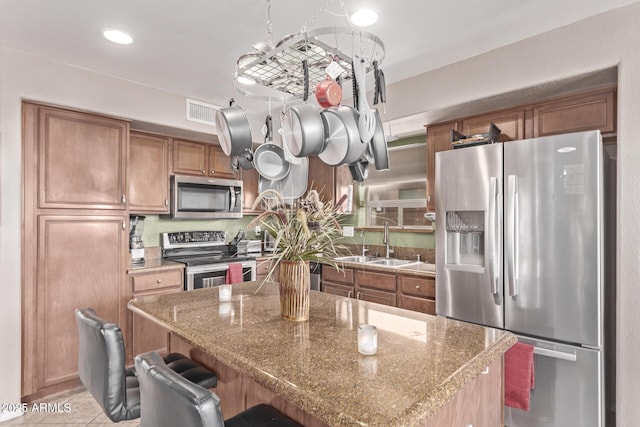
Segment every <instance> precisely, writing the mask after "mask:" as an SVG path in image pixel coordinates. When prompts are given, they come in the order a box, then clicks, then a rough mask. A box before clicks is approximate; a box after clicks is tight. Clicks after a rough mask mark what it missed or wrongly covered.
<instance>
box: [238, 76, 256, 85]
mask: <svg viewBox="0 0 640 427" xmlns="http://www.w3.org/2000/svg"><path fill="white" fill-rule="evenodd" d="M237 80H238V83H240V84H242V85H254V84H256V81H255V80H251V79H250V78H248V77H245V76H238V79H237Z"/></svg>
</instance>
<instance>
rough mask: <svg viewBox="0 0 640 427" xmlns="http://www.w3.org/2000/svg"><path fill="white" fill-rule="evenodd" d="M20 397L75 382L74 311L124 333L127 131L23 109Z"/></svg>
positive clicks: (71, 114)
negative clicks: (92, 313) (90, 312)
mask: <svg viewBox="0 0 640 427" xmlns="http://www.w3.org/2000/svg"><path fill="white" fill-rule="evenodd" d="M22 123H23V129H22V131H23V147H22V148H23V153H24V155H23V165H22V170H23V194H24V198H23V238H22V242H23V246H22V247H23V255H22V279H23V280H22V313H23V317H22V354H23V359H22V395H23V397H30V398H37V397H38V396H42V395H45V394H50V393H54V392H56V391H59V390H64V389H68V388H71V387H74V386H76V385H77V384H78V373H77V370H78V366H77V360H78V333H77V328H76V324H75V317H74V310H75V309H76V308H83V307H91V308H93V309H94V310H96V312H97V313H98V314H99V315H100V316H101V317H103V318H105V319H107V320H108V321H110V322H114V323H117V324H119V325H125V321H126V319H125V314H126V302H127V300H126V296H127V291H126V282H125V271H126V261H127V253H128V231H127V230H128V227H127V222H128V212H127V200H126V195H127V153H128V149H129V123H128V122H127V121H124V120H120V119H117V118H111V117H103V116H99V115H96V114H91V113H86V112H81V111H74V110H71V109H65V108H57V107H53V106H49V105H41V104H35V103H29V102H25V103H23V122H22Z"/></svg>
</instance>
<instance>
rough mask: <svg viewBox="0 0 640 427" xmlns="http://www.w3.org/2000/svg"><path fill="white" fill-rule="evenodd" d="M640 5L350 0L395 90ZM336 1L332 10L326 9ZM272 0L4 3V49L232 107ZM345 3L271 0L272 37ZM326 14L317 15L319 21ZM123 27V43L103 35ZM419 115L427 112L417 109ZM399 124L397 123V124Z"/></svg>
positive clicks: (329, 19)
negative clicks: (381, 52)
mask: <svg viewBox="0 0 640 427" xmlns="http://www.w3.org/2000/svg"><path fill="white" fill-rule="evenodd" d="M635 1H637V0H606V1H602V0H563V1H557V0H529V1H524V0H522V1H513V0H486V1H482V2H480V1H477V0H457V1H449V0H432V1H428V2H427V1H424V0H402V1H388V0H387V1H384V0H344V5H345V6H346V8H347V10H348V11H349V12H353V11H355V10H356V9H358V8H360V7H363V6H367V7H369V8H371V9H374V10H375V11H377V13H378V15H379V20H378V22H377V23H376V24H374V25H372V26H371V27H368V28H367V29H366V30H368V31H370V32H372V33H374V34H376V35H377V36H378V37H379V38H380V39H381V40H382V41H383V42H384V44H385V48H386V58H385V60H384V62H383V64H382V68H384V72H385V77H386V80H387V84H389V83H393V82H396V81H399V80H402V79H406V78H408V77H411V76H414V75H417V74H420V73H423V72H426V71H429V70H432V69H435V68H439V67H442V66H445V65H447V64H450V63H453V62H456V61H459V60H462V59H465V58H469V57H472V56H475V55H478V54H480V53H483V52H486V51H489V50H492V49H495V48H498V47H500V46H504V45H507V44H510V43H513V42H516V41H518V40H522V39H524V38H527V37H530V36H533V35H535V34H538V33H542V32H545V31H548V30H551V29H553V28H556V27H560V26H564V25H567V24H570V23H572V22H575V21H578V20H581V19H583V18H585V17H588V16H591V15H595V14H598V13H601V12H604V11H606V10H609V9H613V8H616V7H620V6H623V5H626V4H629V3H633V2H635ZM327 4H329V7H328V10H329V12H327V11H321V10H322V8H323V7H324V6H326V5H327ZM267 5H268V2H267V0H206V1H205V0H188V1H175V0H109V1H87V0H55V1H52V0H0V44H2V45H3V46H5V47H8V48H13V49H16V50H20V51H24V52H27V53H30V54H33V55H37V56H41V57H44V58H48V59H52V60H55V61H59V62H63V63H66V64H72V65H75V66H78V67H82V68H86V69H90V70H95V71H98V72H101V73H105V74H108V75H113V76H116V77H120V78H123V79H126V80H131V81H135V82H139V83H142V84H144V85H148V86H151V87H155V88H159V89H162V90H166V91H169V92H173V93H177V94H181V95H184V96H187V97H191V98H195V99H197V100H203V101H207V102H210V103H214V104H217V105H226V103H227V100H228V99H229V98H230V97H232V96H236V97H237V94H236V93H235V92H234V88H233V85H232V74H233V71H234V67H235V63H236V59H237V58H238V56H240V55H242V54H244V53H247V52H251V51H252V48H251V46H252V45H254V44H255V43H256V42H259V41H265V40H266V39H267V24H266V20H267ZM340 5H341V1H340V0H335V1H326V0H297V1H295V2H294V1H292V0H288V1H287V0H271V17H272V34H273V41H274V42H277V41H279V40H280V39H282V38H283V37H284V36H286V35H288V34H291V33H297V32H299V31H300V30H301V28H302V26H303V25H304V24H305V23H306V22H308V21H310V20H311V22H310V23H309V24H308V29H309V30H311V29H314V28H318V27H325V26H334V25H338V26H346V25H348V22H347V21H346V19H345V18H344V17H343V16H339V14H340V13H342V10H343V9H342V7H341V6H340ZM318 11H320V13H317V17H315V18H313V19H312V17H313V16H315V15H316V12H318ZM103 28H118V29H122V30H124V31H127V32H128V33H130V34H131V35H132V36H133V37H134V43H133V44H131V45H128V46H121V45H116V44H113V43H110V42H108V41H106V40H105V39H104V38H102V36H101V30H102V29H103ZM416 113H419V112H416ZM396 119H397V118H396Z"/></svg>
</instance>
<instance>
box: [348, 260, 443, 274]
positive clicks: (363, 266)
mask: <svg viewBox="0 0 640 427" xmlns="http://www.w3.org/2000/svg"><path fill="white" fill-rule="evenodd" d="M412 263H413V261H412ZM422 264H423V265H427V264H426V263H422ZM338 265H340V267H341V268H342V267H344V268H353V269H354V270H367V271H377V272H380V273H390V274H411V275H414V276H423V277H436V272H435V266H434V271H426V270H414V269H411V268H410V267H407V268H399V267H393V266H388V265H378V264H369V263H363V262H339V263H338Z"/></svg>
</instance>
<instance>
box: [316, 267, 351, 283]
mask: <svg viewBox="0 0 640 427" xmlns="http://www.w3.org/2000/svg"><path fill="white" fill-rule="evenodd" d="M322 280H329V281H330V282H338V283H345V284H347V285H349V286H353V269H351V268H345V269H344V270H343V271H338V270H337V269H335V268H333V267H329V266H326V265H323V266H322Z"/></svg>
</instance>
